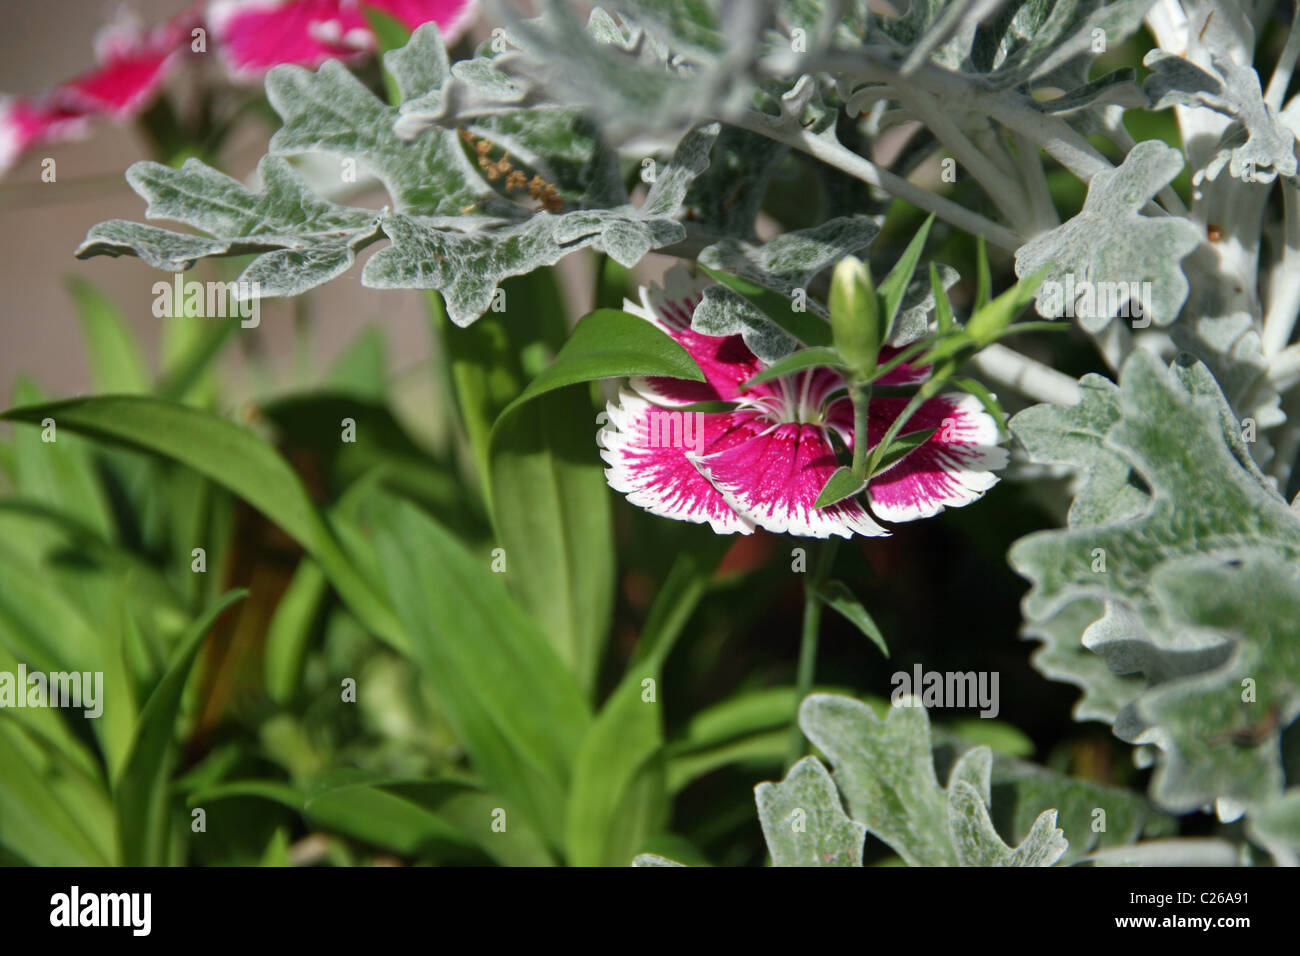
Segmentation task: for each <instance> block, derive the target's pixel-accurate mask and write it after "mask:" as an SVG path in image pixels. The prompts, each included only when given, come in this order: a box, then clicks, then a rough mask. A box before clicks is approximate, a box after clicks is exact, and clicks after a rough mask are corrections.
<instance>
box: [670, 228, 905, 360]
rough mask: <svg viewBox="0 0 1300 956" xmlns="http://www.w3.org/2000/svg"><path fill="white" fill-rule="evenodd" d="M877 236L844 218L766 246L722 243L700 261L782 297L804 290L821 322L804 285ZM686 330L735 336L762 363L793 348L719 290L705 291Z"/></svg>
mask: <svg viewBox="0 0 1300 956" xmlns="http://www.w3.org/2000/svg"><path fill="white" fill-rule="evenodd" d="M879 233H880V228H879V226H878V225H876V223H875V222H874V221H872V220H871V219H870V218H868V217H866V216H843V217H840V218H838V219H831V220H829V221H828V222H825V223H822V224H821V225H820V226H814V227H813V228H811V229H801V230H797V231H794V232H787V233H785V234H783V235H781V236H778V237H777V238H775V239H773V240H772V241H771V242H767V243H761V244H756V243H751V242H746V241H744V240H740V239H724V240H722V241H721V242H718V243H715V244H714V245H711V246H709V247H708V248H707V249H705V250H704V251H703V252H701V253H700V257H699V261H700V263H701V264H702V265H705V266H708V267H709V268H710V269H717V270H719V271H721V272H727V273H730V274H732V275H737V276H739V277H740V278H742V279H745V280H747V281H749V282H753V283H756V284H758V285H761V286H763V287H764V288H767V289H772V290H773V291H775V292H779V293H781V294H782V295H784V296H786V297H787V298H792V297H793V296H794V295H795V293H796V290H803V292H804V293H805V298H806V304H807V308H808V311H809V312H811V313H813V314H814V315H818V316H821V317H823V318H825V317H826V310H825V309H824V308H823V307H822V306H821V305H820V304H819V303H818V302H816V301H815V300H814V299H813V298H812V297H811V296H807V291H808V286H809V284H810V283H811V282H812V280H813V278H814V277H815V276H816V275H817V274H818V273H819V272H821V271H822V270H823V269H825V268H826V267H827V266H829V265H830V264H831V263H833V262H837V261H838V260H840V259H842V258H844V256H847V255H851V254H852V253H854V252H857V251H858V250H859V249H862V248H863V247H865V246H868V245H870V244H871V243H872V242H873V241H874V240H875V238H876V236H877V235H879ZM691 325H692V327H693V328H694V329H696V330H697V331H699V332H703V333H704V334H706V335H737V334H739V335H741V336H743V337H744V340H745V344H746V345H748V346H749V348H750V351H752V352H753V353H754V354H755V355H757V356H758V357H759V358H761V359H763V360H764V361H765V362H775V361H777V360H778V359H781V358H784V357H785V356H786V355H789V354H790V353H791V352H793V351H794V349H795V348H796V347H797V345H798V343H797V342H796V341H795V339H794V338H793V337H792V336H790V335H789V334H788V333H786V332H785V331H784V330H782V329H781V328H780V327H779V326H778V325H777V324H776V323H775V322H773V321H772V320H771V319H769V318H768V317H767V316H765V315H764V314H763V313H762V312H761V311H759V309H757V308H756V307H755V306H753V305H751V304H750V303H749V302H748V301H746V300H745V299H744V298H742V297H741V296H739V295H737V294H736V293H734V292H731V291H730V290H727V289H723V288H710V289H709V290H707V291H706V294H705V295H704V297H703V299H702V300H701V301H700V304H699V305H698V306H696V308H695V315H694V317H693V318H692V321H691Z"/></svg>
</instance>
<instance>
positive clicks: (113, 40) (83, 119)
mask: <svg viewBox="0 0 1300 956" xmlns="http://www.w3.org/2000/svg"><path fill="white" fill-rule="evenodd" d="M195 23H197V16H196V15H195V14H193V13H191V12H189V11H187V12H185V13H183V14H181V15H180V16H178V17H175V18H173V19H172V20H169V21H168V22H166V23H163V24H160V25H158V26H156V27H153V28H149V29H146V28H145V27H143V26H142V25H141V24H140V23H139V22H138V21H137V20H135V19H134V18H133V17H130V16H128V15H125V14H122V15H120V16H119V17H118V18H117V19H116V20H115V21H113V22H112V23H110V24H109V25H108V26H106V27H105V28H104V29H103V30H101V31H100V33H99V35H98V36H97V37H96V38H95V62H96V65H95V66H94V67H93V68H92V69H90V70H87V71H86V72H85V73H82V74H80V75H79V76H76V77H74V78H73V79H71V80H68V81H67V82H65V83H63V84H61V85H60V86H58V87H56V88H55V89H54V90H52V91H50V92H49V93H45V94H42V95H40V96H35V97H5V98H3V99H0V174H3V173H4V172H5V171H6V170H7V169H8V168H9V167H10V166H11V165H12V164H13V163H14V162H15V161H16V160H17V159H18V157H19V156H21V155H22V154H23V153H25V152H27V151H28V150H30V149H33V148H35V147H36V146H40V145H44V144H50V143H57V142H63V141H65V140H69V139H75V138H79V137H81V136H83V135H85V132H86V130H87V129H88V128H89V125H90V121H91V120H92V119H94V118H95V117H99V116H106V117H108V118H110V119H112V120H114V121H117V122H121V121H124V120H127V119H130V118H131V117H133V116H135V115H137V114H138V113H140V112H141V111H142V110H143V109H145V107H147V106H148V105H149V104H150V103H151V102H152V101H153V99H154V97H155V96H157V95H158V91H159V90H160V89H161V88H162V85H163V83H165V82H166V80H167V77H168V76H169V75H170V72H171V70H172V67H173V66H174V65H175V63H176V61H177V59H178V58H179V57H180V56H181V55H182V53H183V52H184V51H185V50H187V49H189V43H190V28H191V27H192V26H193V25H194V24H195Z"/></svg>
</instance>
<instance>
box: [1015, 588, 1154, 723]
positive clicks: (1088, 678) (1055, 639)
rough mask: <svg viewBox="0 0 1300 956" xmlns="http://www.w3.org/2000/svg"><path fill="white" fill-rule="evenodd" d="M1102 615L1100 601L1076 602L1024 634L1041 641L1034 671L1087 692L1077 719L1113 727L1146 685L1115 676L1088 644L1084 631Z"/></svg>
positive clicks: (1077, 709) (1076, 707) (1075, 714)
mask: <svg viewBox="0 0 1300 956" xmlns="http://www.w3.org/2000/svg"><path fill="white" fill-rule="evenodd" d="M1101 617H1102V610H1101V605H1100V604H1099V603H1098V602H1097V601H1095V600H1082V601H1075V602H1074V603H1072V604H1069V605H1067V606H1066V607H1064V608H1062V609H1061V611H1060V612H1058V613H1057V614H1055V615H1053V616H1052V617H1051V618H1049V619H1048V620H1046V621H1042V622H1030V623H1027V624H1026V625H1025V629H1024V636H1025V637H1026V638H1027V639H1029V640H1033V641H1040V642H1041V644H1040V646H1039V648H1038V649H1037V650H1036V651H1034V654H1033V657H1031V658H1030V660H1031V662H1032V663H1033V665H1034V667H1036V668H1037V669H1038V670H1039V671H1040V672H1042V674H1043V675H1044V676H1045V677H1048V678H1050V679H1051V680H1057V681H1063V682H1065V683H1067V684H1074V685H1075V686H1076V687H1078V688H1080V689H1081V690H1082V691H1083V696H1082V697H1080V698H1079V700H1078V702H1077V703H1076V704H1075V705H1074V710H1073V711H1072V715H1073V717H1074V719H1075V720H1100V721H1102V722H1103V723H1108V724H1112V723H1114V722H1115V720H1116V718H1118V716H1119V714H1120V712H1121V711H1123V710H1124V708H1126V707H1128V706H1129V705H1130V704H1131V703H1132V702H1133V701H1134V700H1135V699H1136V698H1137V696H1138V694H1140V693H1141V692H1142V690H1143V688H1144V686H1145V684H1144V682H1143V681H1142V680H1141V678H1139V677H1137V676H1134V675H1122V674H1116V673H1115V672H1114V671H1112V670H1111V669H1110V668H1109V667H1108V666H1106V661H1105V660H1104V659H1102V658H1101V657H1099V656H1098V655H1097V654H1095V653H1094V652H1092V651H1091V650H1089V649H1088V648H1087V647H1086V646H1084V644H1083V634H1084V631H1085V630H1087V629H1088V626H1089V625H1091V624H1092V623H1093V622H1095V621H1097V620H1099V619H1100V618H1101Z"/></svg>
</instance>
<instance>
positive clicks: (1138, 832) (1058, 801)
mask: <svg viewBox="0 0 1300 956" xmlns="http://www.w3.org/2000/svg"><path fill="white" fill-rule="evenodd" d="M991 790H992V796H993V800H992V811H991V812H992V818H993V822H994V823H995V824H996V825H997V828H998V830H999V832H1001V833H1006V834H1008V835H1009V836H1010V837H1011V838H1012V839H1020V840H1024V839H1025V838H1026V837H1027V836H1028V835H1029V834H1030V833H1031V832H1032V830H1033V827H1034V826H1035V824H1036V823H1037V821H1038V819H1039V817H1040V816H1041V814H1039V815H1036V814H1037V808H1038V807H1054V808H1056V814H1057V817H1056V824H1057V826H1059V827H1060V828H1061V831H1062V833H1063V834H1064V835H1065V839H1066V840H1067V841H1068V842H1069V849H1068V850H1067V851H1066V853H1065V854H1064V856H1062V857H1061V862H1062V863H1072V862H1074V861H1076V860H1078V859H1080V858H1081V857H1083V856H1084V855H1086V854H1088V853H1090V852H1092V851H1094V850H1096V849H1098V848H1104V847H1112V846H1123V845H1125V844H1129V843H1132V842H1133V841H1135V840H1138V839H1140V838H1143V837H1145V838H1153V837H1159V836H1166V835H1168V834H1171V833H1174V832H1177V828H1178V823H1177V820H1176V819H1175V818H1173V817H1171V816H1167V815H1165V814H1162V813H1159V812H1158V811H1157V810H1156V809H1155V808H1154V807H1153V806H1152V805H1151V803H1150V802H1149V801H1148V800H1147V799H1146V798H1145V797H1143V796H1141V795H1140V794H1137V793H1134V792H1133V791H1132V790H1129V789H1127V788H1123V787H1112V786H1106V785H1104V784H1099V783H1095V782H1093V781H1091V780H1082V779H1079V778H1076V777H1067V776H1065V775H1064V774H1060V773H1056V772H1055V771H1052V770H1048V769H1045V768H1043V767H1038V766H1035V765H1034V764H1031V763H1026V762H1025V761H1023V760H1016V759H1013V758H1010V757H1004V756H1002V755H998V756H996V757H995V758H994V760H993V772H992V786H991Z"/></svg>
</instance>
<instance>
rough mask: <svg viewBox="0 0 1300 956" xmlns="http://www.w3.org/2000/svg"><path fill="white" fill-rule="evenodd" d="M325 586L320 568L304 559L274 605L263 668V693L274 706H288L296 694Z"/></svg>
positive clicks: (308, 559) (325, 589)
mask: <svg viewBox="0 0 1300 956" xmlns="http://www.w3.org/2000/svg"><path fill="white" fill-rule="evenodd" d="M328 587H329V583H328V581H327V580H326V578H325V573H324V572H323V571H321V569H320V565H319V564H317V563H316V562H315V561H313V560H311V559H310V558H304V559H303V560H302V562H301V563H300V564H299V565H298V570H297V571H295V572H294V575H293V580H291V581H290V582H289V587H288V589H287V590H286V591H285V592H284V596H283V597H281V598H280V603H279V604H278V605H276V608H275V614H274V616H272V618H271V624H270V626H269V627H268V628H267V632H266V655H265V658H264V661H263V668H264V670H265V674H266V690H267V693H268V694H269V695H270V697H271V699H272V700H273V701H275V702H276V703H277V704H281V705H285V704H288V703H289V702H290V701H291V700H292V699H293V697H294V695H295V694H296V693H297V692H298V686H299V684H300V682H301V681H302V668H303V663H304V660H305V658H306V654H307V642H308V641H309V640H311V636H312V633H313V631H314V630H315V629H316V624H317V622H318V620H319V618H320V614H321V609H322V608H323V606H324V602H325V596H326V594H327V592H328Z"/></svg>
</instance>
